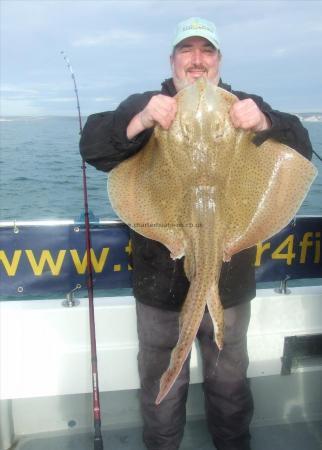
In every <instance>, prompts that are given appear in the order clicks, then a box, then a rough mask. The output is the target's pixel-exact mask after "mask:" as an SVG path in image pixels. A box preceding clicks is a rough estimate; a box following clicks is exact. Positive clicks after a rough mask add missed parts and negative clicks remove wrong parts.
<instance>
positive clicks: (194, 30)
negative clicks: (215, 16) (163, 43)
mask: <svg viewBox="0 0 322 450" xmlns="http://www.w3.org/2000/svg"><path fill="white" fill-rule="evenodd" d="M192 36H199V37H203V38H205V39H207V40H208V41H209V42H210V43H211V44H212V45H213V46H214V47H216V48H217V49H218V50H219V49H220V47H219V39H218V35H217V30H216V27H215V25H214V24H213V23H212V22H209V20H205V19H201V18H200V17H190V18H189V19H186V20H183V21H182V22H179V23H178V25H177V28H176V31H175V35H174V39H173V42H172V45H173V47H175V46H176V45H178V44H179V42H181V41H183V40H184V39H186V38H189V37H192Z"/></svg>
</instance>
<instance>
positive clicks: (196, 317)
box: [155, 283, 206, 405]
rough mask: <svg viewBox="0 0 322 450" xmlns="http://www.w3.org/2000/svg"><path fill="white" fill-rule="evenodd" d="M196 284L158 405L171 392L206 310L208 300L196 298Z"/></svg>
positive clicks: (188, 299)
mask: <svg viewBox="0 0 322 450" xmlns="http://www.w3.org/2000/svg"><path fill="white" fill-rule="evenodd" d="M194 284H195V283H192V285H191V286H190V289H189V292H188V295H187V298H186V302H189V304H190V307H191V309H190V308H189V307H187V305H185V313H184V315H183V316H181V317H180V320H179V323H180V335H179V339H178V342H177V344H176V346H175V347H174V349H173V350H172V353H171V359H170V364H169V367H168V369H167V370H166V371H165V372H164V374H163V375H162V377H161V380H160V390H159V394H158V396H157V398H156V401H155V404H156V405H159V404H160V403H161V402H162V400H163V399H164V398H165V396H166V395H167V394H168V393H169V391H170V389H171V388H172V386H173V385H174V383H175V381H176V379H177V377H178V375H179V374H180V372H181V369H182V367H183V364H184V362H185V361H186V359H187V357H188V355H189V353H190V350H191V347H192V344H193V341H194V339H195V337H196V334H197V332H198V329H199V326H200V323H201V320H202V317H203V314H204V311H205V306H206V302H205V300H203V297H202V296H199V295H200V294H199V295H198V298H196V295H195V294H196V292H198V290H197V289H196V288H195V286H194ZM199 292H200V291H199Z"/></svg>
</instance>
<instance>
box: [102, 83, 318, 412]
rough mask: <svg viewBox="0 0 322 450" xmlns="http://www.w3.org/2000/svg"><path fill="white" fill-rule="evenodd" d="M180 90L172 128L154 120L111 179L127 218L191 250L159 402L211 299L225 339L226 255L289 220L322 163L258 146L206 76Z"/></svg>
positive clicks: (229, 99) (174, 251)
mask: <svg viewBox="0 0 322 450" xmlns="http://www.w3.org/2000/svg"><path fill="white" fill-rule="evenodd" d="M176 100H177V104H178V110H177V115H176V118H175V120H174V122H173V124H172V126H171V128H170V129H169V130H163V129H161V128H160V127H158V126H157V127H155V129H154V132H153V135H152V137H151V139H150V140H149V142H148V144H147V145H146V146H145V147H144V148H143V149H142V150H141V151H140V152H139V153H137V154H136V155H135V156H133V157H131V158H129V159H128V160H126V161H124V162H122V163H121V164H120V165H119V166H117V167H116V168H115V169H113V170H112V171H111V173H110V175H109V181H108V190H109V197H110V202H111V204H112V207H113V208H114V210H115V211H116V212H117V213H118V215H119V217H120V218H121V219H122V220H123V221H124V222H125V223H127V224H128V225H129V226H130V227H131V228H133V229H134V230H135V231H136V232H138V233H140V234H142V235H143V236H145V237H147V238H149V239H153V240H156V241H159V242H161V243H162V244H163V245H165V246H166V247H167V248H168V249H169V252H170V254H171V256H172V257H173V258H181V257H182V256H185V262H184V267H185V272H186V275H187V277H188V279H189V280H190V288H189V291H188V294H187V298H186V299H185V302H184V305H183V308H182V311H181V314H180V320H179V327H180V334H179V339H178V343H177V345H176V346H175V348H174V349H173V351H172V354H171V359H170V364H169V368H168V369H167V370H166V372H165V373H164V374H163V376H162V378H161V381H160V392H159V395H158V397H157V399H156V403H157V404H159V403H160V402H161V401H162V400H163V399H164V397H165V396H166V395H167V393H168V392H169V390H170V389H171V387H172V386H173V384H174V383H175V380H176V378H177V376H178V374H179V373H180V371H181V368H182V366H183V364H184V361H185V360H186V358H187V356H188V354H189V352H190V350H191V346H192V343H193V341H194V338H195V336H196V334H197V331H198V328H199V326H200V322H201V320H202V316H203V313H204V310H205V306H206V305H207V306H208V309H209V312H210V315H211V318H212V321H213V324H214V338H215V341H216V344H217V345H218V347H219V349H221V348H223V346H224V333H223V331H224V319H223V308H222V305H221V302H220V298H219V293H218V282H219V275H220V270H221V265H222V261H223V260H225V261H229V260H230V258H231V257H232V256H233V255H234V254H236V253H238V252H239V251H241V250H244V249H246V248H249V247H251V246H253V245H255V244H256V243H258V242H260V241H263V240H265V239H268V238H269V237H271V236H272V235H274V234H275V233H277V232H278V231H279V230H281V229H282V228H283V227H284V226H286V225H287V224H288V223H289V221H290V220H291V219H292V218H293V216H294V215H295V213H296V211H297V210H298V208H299V207H300V205H301V203H302V201H303V199H304V197H305V195H306V193H307V191H308V189H309V187H310V185H311V183H312V181H313V180H314V178H315V176H316V173H317V171H316V169H315V168H314V166H313V165H312V164H311V163H310V162H309V161H307V160H306V159H305V158H303V157H302V156H301V155H299V154H298V153H297V152H296V151H295V150H293V149H291V148H289V147H287V146H285V145H283V144H279V143H277V142H275V141H273V140H267V141H265V142H264V143H263V144H262V145H261V146H260V147H256V146H255V145H254V144H253V143H252V139H253V137H254V136H253V134H252V133H249V132H244V131H241V130H236V129H235V128H234V127H233V126H232V124H231V123H230V119H229V109H230V107H231V105H232V104H233V103H234V102H235V101H236V100H237V98H236V97H235V96H234V95H232V94H230V93H229V92H226V91H224V90H223V89H221V88H218V87H216V86H214V85H212V84H210V83H208V82H207V81H206V80H204V79H202V78H200V79H198V80H197V81H196V82H195V83H194V84H193V85H191V86H189V87H187V88H185V89H183V90H182V91H180V92H179V93H178V94H177V96H176ZM216 344H215V343H214V345H216Z"/></svg>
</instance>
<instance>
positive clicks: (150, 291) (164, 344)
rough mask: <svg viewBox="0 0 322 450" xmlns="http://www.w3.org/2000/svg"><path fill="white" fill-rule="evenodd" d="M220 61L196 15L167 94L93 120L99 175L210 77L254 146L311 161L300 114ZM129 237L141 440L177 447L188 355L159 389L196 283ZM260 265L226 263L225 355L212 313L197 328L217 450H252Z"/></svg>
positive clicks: (149, 245)
mask: <svg viewBox="0 0 322 450" xmlns="http://www.w3.org/2000/svg"><path fill="white" fill-rule="evenodd" d="M221 59H222V54H221V51H220V43H219V39H218V35H217V31H216V27H215V25H214V24H213V23H212V22H209V21H208V20H205V19H201V18H195V17H193V18H189V19H187V20H184V21H183V22H180V23H179V24H178V26H177V28H176V31H175V36H174V40H173V42H172V53H171V56H170V64H171V71H172V77H171V78H169V79H167V80H165V81H164V82H163V83H162V87H161V90H159V91H151V92H145V93H143V94H135V95H132V96H130V97H129V98H127V99H126V100H124V101H123V102H122V103H121V104H120V105H119V107H118V108H117V109H116V110H115V111H113V112H106V113H99V114H94V115H92V116H90V117H89V118H88V121H87V123H86V125H85V127H84V131H83V135H82V138H81V142H80V150H81V154H82V156H83V158H84V159H85V160H86V161H87V162H88V163H90V164H92V165H93V166H95V167H96V168H97V169H99V170H103V171H106V172H109V171H111V170H112V169H113V168H115V167H117V166H118V165H119V164H120V163H121V162H122V161H125V160H127V159H128V158H129V157H131V156H133V155H135V154H137V153H138V152H140V150H141V149H143V148H144V147H145V146H146V144H147V143H148V141H149V139H150V138H151V136H152V133H153V130H154V128H155V126H156V125H158V126H159V127H161V128H162V129H164V130H170V129H171V125H172V124H173V123H174V121H175V118H176V115H177V98H175V95H176V94H177V93H178V92H181V91H182V90H183V89H184V88H185V87H187V86H191V85H193V84H194V83H195V81H196V80H198V79H200V78H204V79H206V80H208V82H210V83H212V84H213V85H215V86H219V87H220V88H222V89H224V90H225V91H228V92H230V93H232V94H234V95H235V96H236V97H237V98H238V100H237V101H236V102H235V103H233V104H232V106H231V108H230V111H229V117H230V121H231V124H232V126H233V127H234V128H235V129H241V130H245V131H251V132H254V140H253V142H254V143H255V144H256V145H260V144H262V143H263V142H265V141H266V140H267V139H274V140H276V141H278V142H280V143H282V144H285V145H287V146H289V147H292V148H293V149H295V150H297V151H298V152H299V153H301V154H302V155H303V156H304V157H306V158H307V159H310V158H311V154H312V147H311V143H310V141H309V137H308V134H307V131H306V130H305V128H304V127H303V126H302V125H301V123H300V121H299V120H298V119H297V117H295V116H292V115H290V114H286V113H282V112H279V111H277V110H273V109H272V108H271V107H270V106H269V105H268V104H267V103H265V102H264V101H263V100H262V98H261V97H258V96H255V95H250V94H246V93H244V92H240V91H233V90H232V88H231V87H230V86H229V85H228V84H225V83H223V81H222V80H221V78H220V66H221ZM131 240H132V260H133V291H134V296H135V298H136V307H137V329H138V338H139V355H138V364H139V375H140V381H141V390H140V399H141V407H142V416H143V421H144V429H143V440H144V443H145V445H146V448H147V449H148V450H175V449H178V448H179V446H180V442H181V440H182V437H183V432H184V425H185V420H186V411H185V407H186V400H187V395H188V387H189V357H188V358H187V359H186V361H185V363H184V365H183V367H182V370H181V371H180V373H179V375H178V377H177V378H176V379H175V382H174V384H173V385H171V389H170V388H169V390H167V391H166V392H165V393H164V394H162V395H161V396H160V393H159V388H160V378H161V376H162V374H163V373H164V371H165V370H166V369H167V367H168V365H169V360H170V356H171V351H172V349H173V348H174V347H175V346H176V344H177V341H178V337H179V315H180V311H181V310H182V307H183V304H184V301H185V299H186V297H187V293H188V290H189V281H188V279H187V277H186V274H185V268H184V258H177V259H172V258H171V257H170V252H169V250H168V249H167V248H166V247H165V246H164V245H162V244H161V243H160V242H157V241H155V240H152V239H147V238H146V237H144V236H142V235H141V234H138V233H136V232H135V231H133V230H131ZM254 259H255V248H254V247H252V248H249V249H247V250H243V251H241V252H239V253H237V254H235V255H233V257H232V258H231V260H230V261H229V262H225V263H223V265H222V269H221V272H220V279H219V294H220V299H221V303H222V306H223V308H224V344H223V348H222V349H219V348H218V346H217V345H216V343H215V342H214V339H213V335H214V327H213V322H212V320H211V315H210V313H209V311H208V309H205V312H204V314H203V317H202V320H201V323H200V326H199V329H198V332H197V339H198V341H199V347H200V351H201V355H202V360H203V376H204V384H203V388H204V397H205V410H206V416H207V422H208V428H209V431H210V433H211V436H212V439H213V442H214V446H215V447H216V448H217V450H249V449H251V444H250V432H249V425H250V422H251V419H252V415H253V400H252V395H251V391H250V388H249V385H248V381H247V367H248V354H247V340H246V337H247V329H248V324H249V320H250V300H252V299H253V298H254V297H255V293H256V285H255V272H254V265H253V261H254ZM180 320H181V319H180ZM158 393H159V395H158ZM156 399H157V402H156ZM156 403H157V404H156Z"/></svg>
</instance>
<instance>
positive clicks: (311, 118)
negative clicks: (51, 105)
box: [0, 111, 322, 122]
mask: <svg viewBox="0 0 322 450" xmlns="http://www.w3.org/2000/svg"><path fill="white" fill-rule="evenodd" d="M290 114H294V115H295V116H297V117H298V118H299V119H300V121H301V122H322V112H321V111H319V112H305V113H298V112H290ZM61 118H66V119H77V120H78V117H77V116H64V115H61V116H59V115H55V116H54V115H53V116H0V122H14V121H18V120H19V121H21V120H23V121H34V120H43V119H61ZM86 119H87V116H83V117H82V120H84V121H85V120H86Z"/></svg>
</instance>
